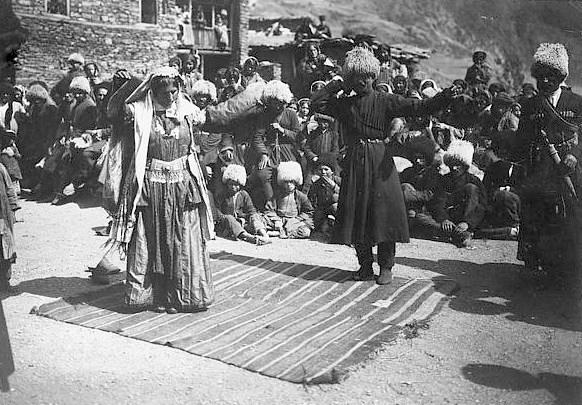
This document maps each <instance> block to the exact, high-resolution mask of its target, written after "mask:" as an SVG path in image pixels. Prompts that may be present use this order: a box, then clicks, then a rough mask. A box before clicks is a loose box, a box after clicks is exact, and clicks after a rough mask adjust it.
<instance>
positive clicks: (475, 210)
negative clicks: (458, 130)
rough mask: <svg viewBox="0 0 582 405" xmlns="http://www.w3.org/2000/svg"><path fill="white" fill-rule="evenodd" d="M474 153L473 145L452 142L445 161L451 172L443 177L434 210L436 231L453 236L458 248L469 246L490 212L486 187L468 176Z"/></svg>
mask: <svg viewBox="0 0 582 405" xmlns="http://www.w3.org/2000/svg"><path fill="white" fill-rule="evenodd" d="M473 153H474V147H473V144H471V143H470V142H468V141H462V140H453V141H452V142H451V144H450V146H449V148H448V149H447V151H446V152H445V155H444V158H443V160H444V163H445V164H446V165H447V166H448V167H449V169H450V173H448V174H446V175H445V176H443V177H442V178H441V181H440V184H439V185H438V186H437V189H436V191H435V197H434V202H433V204H432V209H431V211H432V213H433V217H434V220H435V221H436V222H437V223H438V224H439V228H440V229H437V231H438V230H440V233H441V234H444V235H446V236H448V237H450V238H451V239H452V241H453V243H455V244H456V245H457V246H459V247H467V246H469V243H470V241H471V231H473V230H475V229H476V228H477V227H478V226H479V225H480V224H481V222H482V221H483V218H484V217H485V213H486V210H487V192H486V189H485V186H484V185H483V183H482V182H481V180H479V178H478V177H476V176H474V175H472V174H471V173H469V167H470V166H471V163H472V161H473Z"/></svg>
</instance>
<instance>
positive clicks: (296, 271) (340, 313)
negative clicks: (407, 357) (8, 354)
mask: <svg viewBox="0 0 582 405" xmlns="http://www.w3.org/2000/svg"><path fill="white" fill-rule="evenodd" d="M211 266H212V269H213V276H214V280H215V287H216V303H215V304H214V305H213V306H212V307H211V308H210V309H209V310H208V311H206V312H202V313H194V314H177V315H168V314H165V313H164V314H158V313H154V312H149V311H146V312H140V313H128V312H127V310H126V309H125V308H124V305H123V285H122V284H121V283H119V284H115V285H112V286H109V287H106V288H104V289H102V290H99V291H94V292H91V293H88V294H84V295H82V296H79V297H73V298H68V299H60V300H57V301H55V302H52V303H49V304H46V305H43V306H42V307H41V308H40V309H39V315H42V316H46V317H49V318H52V319H56V320H59V321H63V322H67V323H72V324H76V325H81V326H85V327H88V328H94V329H100V330H104V331H109V332H114V333H117V334H120V335H122V336H127V337H131V338H134V339H140V340H144V341H148V342H152V343H157V344H161V345H167V346H171V347H175V348H179V349H182V350H185V351H187V352H190V353H193V354H197V355H200V356H204V357H209V358H213V359H217V360H220V361H223V362H225V363H228V364H233V365H235V366H238V367H242V368H245V369H247V370H251V371H255V372H258V373H261V374H264V375H267V376H271V377H276V378H280V379H283V380H287V381H291V382H295V383H304V384H321V383H337V382H339V381H341V380H342V379H343V378H344V377H345V376H346V375H347V374H348V372H349V370H350V369H351V368H353V367H354V366H357V365H358V364H360V363H362V362H364V361H366V360H367V359H369V358H370V357H371V356H372V355H373V354H374V353H375V352H376V351H377V350H378V349H379V348H381V347H382V344H383V343H386V342H389V341H392V340H394V339H395V338H396V337H397V336H398V334H399V332H400V331H401V330H402V327H403V326H404V325H406V324H407V323H409V322H411V321H412V320H417V321H420V320H426V319H428V318H430V317H432V316H433V315H434V314H436V313H437V312H438V310H439V309H440V308H441V307H442V304H443V302H444V301H445V299H446V296H447V295H448V294H450V293H451V292H452V290H453V289H454V288H455V283H454V282H453V281H451V280H446V279H433V280H428V279H410V280H407V279H403V278H395V279H394V282H393V283H392V284H391V285H388V286H379V285H376V284H375V283H373V282H354V281H352V280H351V276H352V273H351V272H349V271H344V270H339V269H333V268H326V267H320V266H312V265H306V264H299V263H284V262H277V261H273V260H268V259H259V258H253V257H245V256H239V255H232V254H229V253H225V252H221V253H217V254H213V255H212V256H211Z"/></svg>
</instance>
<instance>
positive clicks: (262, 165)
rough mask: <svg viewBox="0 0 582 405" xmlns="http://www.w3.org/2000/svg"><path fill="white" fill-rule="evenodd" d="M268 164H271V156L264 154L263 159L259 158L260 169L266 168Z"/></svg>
mask: <svg viewBox="0 0 582 405" xmlns="http://www.w3.org/2000/svg"><path fill="white" fill-rule="evenodd" d="M268 164H269V156H267V155H262V156H261V160H259V165H258V169H259V170H263V169H264V168H266V167H267V165H268Z"/></svg>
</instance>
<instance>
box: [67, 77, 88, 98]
mask: <svg viewBox="0 0 582 405" xmlns="http://www.w3.org/2000/svg"><path fill="white" fill-rule="evenodd" d="M69 89H71V90H74V89H77V90H83V91H84V92H85V93H87V94H89V93H91V84H89V80H87V78H86V77H83V76H76V77H73V80H71V84H70V85H69Z"/></svg>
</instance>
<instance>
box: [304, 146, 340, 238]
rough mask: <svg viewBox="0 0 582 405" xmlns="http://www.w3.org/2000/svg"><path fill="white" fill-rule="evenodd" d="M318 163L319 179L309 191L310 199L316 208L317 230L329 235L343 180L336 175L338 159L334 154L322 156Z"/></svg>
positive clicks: (315, 221) (315, 222)
mask: <svg viewBox="0 0 582 405" xmlns="http://www.w3.org/2000/svg"><path fill="white" fill-rule="evenodd" d="M317 163H318V166H317V174H318V176H319V178H318V179H317V180H316V181H315V182H314V183H313V185H312V186H311V188H310V189H309V194H308V197H309V201H311V202H312V203H313V206H314V207H315V212H314V214H313V221H314V224H315V229H316V230H318V231H321V232H323V233H327V232H329V231H330V228H331V227H332V226H333V223H334V221H335V215H336V212H337V203H338V200H339V190H340V185H341V178H340V177H339V176H337V175H336V174H335V172H336V168H337V159H336V156H335V155H334V154H323V155H321V156H320V158H319V160H318V161H317Z"/></svg>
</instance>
